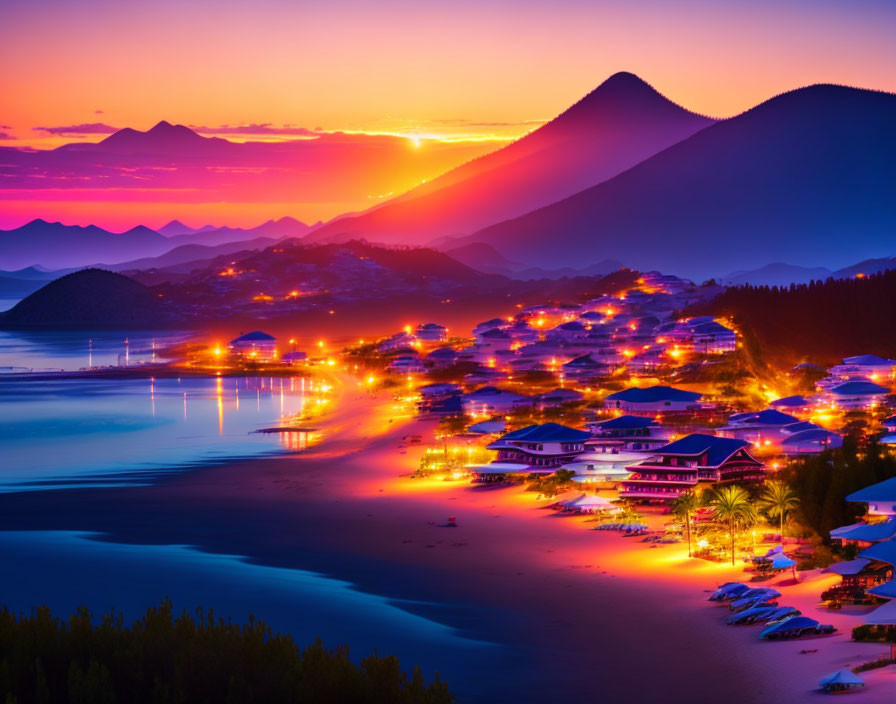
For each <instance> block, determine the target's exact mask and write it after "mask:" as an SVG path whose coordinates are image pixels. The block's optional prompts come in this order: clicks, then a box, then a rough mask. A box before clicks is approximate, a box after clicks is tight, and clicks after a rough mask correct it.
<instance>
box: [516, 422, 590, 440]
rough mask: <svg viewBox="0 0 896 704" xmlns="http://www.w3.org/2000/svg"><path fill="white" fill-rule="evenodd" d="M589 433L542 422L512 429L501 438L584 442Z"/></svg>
mask: <svg viewBox="0 0 896 704" xmlns="http://www.w3.org/2000/svg"><path fill="white" fill-rule="evenodd" d="M590 437H591V434H590V433H588V432H587V431H584V430H577V429H576V428H570V427H568V426H566V425H560V424H559V423H542V424H541V425H528V426H526V427H525V428H520V429H519V430H514V431H512V432H509V433H507V434H506V435H504V436H503V437H502V438H501V441H504V440H525V441H526V442H584V441H585V440H588V439H589V438H590Z"/></svg>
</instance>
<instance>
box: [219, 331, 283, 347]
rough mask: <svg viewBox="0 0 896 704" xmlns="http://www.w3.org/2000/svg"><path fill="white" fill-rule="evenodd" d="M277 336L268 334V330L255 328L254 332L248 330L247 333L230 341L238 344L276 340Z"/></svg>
mask: <svg viewBox="0 0 896 704" xmlns="http://www.w3.org/2000/svg"><path fill="white" fill-rule="evenodd" d="M276 341H277V338H276V337H274V336H273V335H268V334H267V333H266V332H262V331H261V330H253V331H252V332H247V333H246V334H245V335H240V336H239V337H237V338H234V339H233V340H231V341H230V344H231V345H233V344H236V343H237V342H276Z"/></svg>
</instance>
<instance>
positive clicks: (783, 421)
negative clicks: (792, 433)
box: [728, 408, 799, 425]
mask: <svg viewBox="0 0 896 704" xmlns="http://www.w3.org/2000/svg"><path fill="white" fill-rule="evenodd" d="M728 420H729V421H731V422H734V423H755V424H757V425H790V424H791V423H797V422H798V421H799V418H795V417H794V416H791V415H788V414H786V413H781V411H776V410H775V409H774V408H766V409H765V410H764V411H759V412H758V413H735V414H734V415H733V416H730V417H729V418H728Z"/></svg>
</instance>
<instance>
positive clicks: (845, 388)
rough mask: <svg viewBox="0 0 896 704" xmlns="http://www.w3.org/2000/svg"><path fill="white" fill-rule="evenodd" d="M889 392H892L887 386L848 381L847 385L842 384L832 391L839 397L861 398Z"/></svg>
mask: <svg viewBox="0 0 896 704" xmlns="http://www.w3.org/2000/svg"><path fill="white" fill-rule="evenodd" d="M889 392H890V390H889V389H888V388H887V387H886V386H881V385H880V384H875V383H874V382H871V381H847V382H846V383H845V384H840V386H835V387H834V388H833V389H831V393H832V394H837V395H838V396H854V395H860V396H861V395H866V394H867V395H871V394H886V393H889Z"/></svg>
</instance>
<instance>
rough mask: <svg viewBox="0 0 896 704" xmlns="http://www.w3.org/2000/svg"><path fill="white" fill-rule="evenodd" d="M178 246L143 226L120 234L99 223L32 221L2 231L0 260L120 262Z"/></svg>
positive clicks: (13, 264) (56, 265) (15, 264)
mask: <svg viewBox="0 0 896 704" xmlns="http://www.w3.org/2000/svg"><path fill="white" fill-rule="evenodd" d="M173 246H176V245H173V244H172V243H171V241H170V240H169V239H168V238H166V237H163V236H162V235H160V234H159V233H158V232H156V231H155V230H150V229H149V228H148V227H143V226H142V225H140V226H138V227H135V228H133V229H131V230H128V231H127V232H122V233H121V234H116V233H114V232H109V231H108V230H104V229H103V228H101V227H97V226H96V225H88V226H87V227H81V226H79V225H63V224H62V223H61V222H47V221H46V220H41V219H37V220H32V221H31V222H29V223H28V224H27V225H23V226H22V227H19V228H16V229H15V230H0V262H2V263H3V266H4V267H6V268H10V269H16V268H21V267H29V266H32V265H34V264H41V265H43V266H44V267H48V268H51V269H64V268H66V267H75V266H84V265H85V264H90V263H93V262H98V261H107V262H112V263H114V262H119V261H125V260H126V259H134V258H136V257H139V256H156V255H159V254H162V253H163V252H166V251H167V250H169V249H171V247H173Z"/></svg>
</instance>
